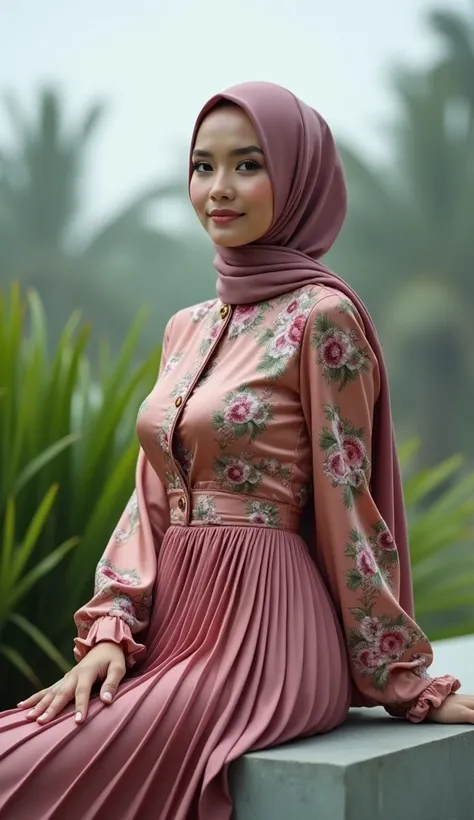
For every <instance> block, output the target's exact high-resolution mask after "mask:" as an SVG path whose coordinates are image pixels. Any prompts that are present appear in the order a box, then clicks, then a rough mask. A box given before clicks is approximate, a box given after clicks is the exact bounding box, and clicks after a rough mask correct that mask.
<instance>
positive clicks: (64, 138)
mask: <svg viewBox="0 0 474 820" xmlns="http://www.w3.org/2000/svg"><path fill="white" fill-rule="evenodd" d="M5 106H6V111H7V114H8V118H9V122H10V126H11V130H12V133H13V140H12V147H8V148H6V147H5V148H3V149H0V287H1V286H2V285H4V284H5V283H6V282H8V281H10V280H12V279H19V280H20V281H21V282H22V283H23V284H24V285H26V286H34V287H35V288H36V289H37V290H38V291H39V293H40V295H41V298H42V300H43V303H44V304H45V307H46V310H47V314H48V318H49V323H50V331H51V335H52V339H53V340H54V339H55V338H57V335H58V333H59V331H60V329H61V328H62V327H63V326H64V322H65V320H66V318H67V317H68V316H69V315H70V313H71V310H72V309H74V308H77V307H80V308H81V309H82V311H83V314H84V315H85V318H87V319H89V320H91V321H92V322H93V324H94V325H95V326H96V327H97V329H98V330H99V332H100V333H101V334H102V333H105V334H106V335H107V336H108V337H109V339H111V340H112V342H113V343H114V344H116V345H118V344H119V342H120V340H121V338H122V337H123V335H124V331H125V328H126V326H127V325H128V324H129V322H130V321H131V318H132V315H133V313H134V312H135V311H136V309H138V308H139V307H140V306H141V305H143V303H145V302H149V303H150V304H151V305H152V308H153V309H152V315H153V319H154V323H153V335H152V336H150V342H151V343H156V342H157V341H158V340H159V337H160V334H161V331H162V328H163V324H164V322H165V320H166V318H167V316H168V315H169V313H170V312H172V311H173V310H174V309H176V308H177V307H180V306H181V304H180V299H182V298H183V287H182V283H181V285H177V284H176V273H177V271H178V270H179V269H180V268H181V267H182V266H183V264H185V265H187V266H189V267H191V269H192V268H193V267H194V268H195V267H196V265H197V266H198V268H199V265H200V270H201V271H202V270H205V269H206V268H208V270H209V274H208V279H209V281H208V286H209V287H212V282H213V274H212V268H211V266H210V264H209V253H207V254H206V252H205V251H204V252H202V251H201V244H200V243H199V242H197V243H195V244H194V246H193V247H190V246H188V245H187V243H186V242H178V241H177V240H175V239H173V238H172V237H171V236H168V235H167V234H166V233H165V232H163V231H159V230H157V229H156V228H154V227H150V225H149V224H148V222H149V220H148V219H147V217H148V212H149V210H150V207H151V206H154V205H156V203H159V202H162V201H163V200H164V199H166V198H184V197H185V196H186V186H185V184H184V182H185V181H184V179H183V181H182V182H181V181H178V182H176V181H171V182H169V183H164V184H155V183H152V184H150V185H149V187H148V188H147V189H146V190H145V191H141V192H140V193H139V194H138V195H137V196H136V197H135V198H134V199H132V200H131V201H130V202H129V203H128V204H127V205H126V206H124V207H123V208H122V209H121V210H119V211H118V212H117V213H114V214H113V215H112V216H111V217H110V218H109V219H108V220H107V221H106V222H105V224H103V225H102V226H101V227H100V229H99V230H97V231H95V232H94V233H93V234H92V235H89V236H85V237H83V238H82V239H81V240H80V241H78V240H77V227H78V223H79V220H80V217H81V205H82V202H81V191H80V183H81V179H82V175H83V170H84V166H85V163H86V157H87V152H88V150H89V146H90V143H91V140H92V138H93V137H94V136H95V135H96V133H97V130H98V128H99V126H100V125H101V123H102V122H103V118H104V113H105V109H104V106H103V105H102V104H94V105H91V106H90V107H89V109H88V110H87V111H86V112H85V114H84V115H83V117H82V118H81V120H80V122H79V123H77V124H76V125H75V127H74V128H67V127H66V123H65V115H64V111H63V106H62V101H61V98H60V96H59V95H58V94H57V92H56V91H54V90H52V89H45V90H43V91H42V92H41V94H40V97H39V100H38V107H37V111H36V114H35V116H34V117H28V116H26V115H25V113H24V112H23V110H22V109H21V107H20V106H19V105H18V103H17V102H16V101H15V99H14V98H12V97H11V96H9V97H6V98H5ZM195 278H196V277H193V280H194V279H195ZM191 285H192V282H191ZM192 290H193V288H192V287H191V291H192ZM195 290H196V293H202V290H203V283H202V276H201V279H200V278H199V276H198V277H197V285H196V287H195ZM186 296H188V297H189V292H188V293H187V294H186V295H185V296H184V300H186ZM202 298H204V297H202ZM157 319H158V325H159V327H158V330H157V328H156V320H157Z"/></svg>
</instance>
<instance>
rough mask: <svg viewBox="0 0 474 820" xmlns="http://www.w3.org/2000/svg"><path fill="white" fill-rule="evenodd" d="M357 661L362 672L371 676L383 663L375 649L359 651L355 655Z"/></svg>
mask: <svg viewBox="0 0 474 820" xmlns="http://www.w3.org/2000/svg"><path fill="white" fill-rule="evenodd" d="M357 660H358V663H359V665H360V666H361V667H362V669H363V670H364V671H366V672H369V673H372V674H373V673H374V672H375V670H376V669H378V668H379V666H382V663H383V659H382V657H381V655H380V652H377V650H376V649H361V650H360V652H359V653H358V654H357Z"/></svg>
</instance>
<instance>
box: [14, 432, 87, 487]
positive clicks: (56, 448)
mask: <svg viewBox="0 0 474 820" xmlns="http://www.w3.org/2000/svg"><path fill="white" fill-rule="evenodd" d="M79 438H80V435H79V433H69V435H67V436H64V438H62V439H60V441H55V442H54V444H51V446H50V447H47V448H46V450H43V452H42V453H40V454H39V455H38V456H36V458H34V459H33V460H32V461H30V463H29V464H27V465H26V467H25V468H24V470H22V472H21V473H20V475H19V476H18V477H17V480H16V482H15V486H14V493H15V494H16V493H19V492H20V490H21V489H22V488H23V487H24V486H25V484H27V483H28V481H30V480H31V479H32V478H33V477H34V476H35V475H36V474H37V473H39V472H40V470H42V469H43V467H45V466H46V464H49V463H50V462H51V461H53V460H54V459H55V458H56V457H57V456H59V455H60V454H61V453H62V452H64V450H66V449H67V448H68V447H70V446H71V444H75V442H76V441H78V440H79Z"/></svg>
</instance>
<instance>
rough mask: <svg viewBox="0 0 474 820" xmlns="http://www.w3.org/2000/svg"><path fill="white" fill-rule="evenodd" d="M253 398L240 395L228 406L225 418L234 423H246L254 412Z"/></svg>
mask: <svg viewBox="0 0 474 820" xmlns="http://www.w3.org/2000/svg"><path fill="white" fill-rule="evenodd" d="M252 404H253V403H252V400H251V399H250V398H249V397H248V396H239V397H238V398H237V399H236V400H235V401H234V402H232V404H231V405H230V406H229V407H228V408H227V410H226V413H225V418H226V420H227V421H230V422H231V423H232V424H245V423H246V422H248V421H250V420H251V418H252V416H253V413H252V409H253V408H252Z"/></svg>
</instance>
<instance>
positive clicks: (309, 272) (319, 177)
mask: <svg viewBox="0 0 474 820" xmlns="http://www.w3.org/2000/svg"><path fill="white" fill-rule="evenodd" d="M224 100H227V101H229V102H231V103H234V104H235V105H238V106H239V107H240V108H241V109H242V110H243V111H244V112H245V113H246V114H247V116H248V117H249V119H250V120H251V122H252V124H253V126H254V128H255V130H256V132H257V134H258V137H259V139H260V144H261V147H262V150H263V151H264V154H265V160H266V165H267V168H268V171H269V175H270V179H271V182H272V188H273V199H274V216H273V223H272V225H271V227H270V229H269V231H268V233H267V234H266V235H265V236H264V237H262V238H261V239H260V240H258V241H257V242H253V243H252V244H250V245H244V246H240V247H234V248H224V247H222V246H219V245H215V250H216V254H217V255H216V257H215V259H214V267H215V269H216V271H217V294H218V296H219V298H220V299H221V300H222V301H223V302H225V303H228V304H231V305H242V304H251V303H255V302H260V301H263V300H268V299H271V298H273V297H275V296H279V295H282V294H284V293H288V292H289V291H292V290H297V289H298V288H300V287H303V286H304V285H319V286H326V287H330V288H333V289H335V290H336V291H339V292H340V293H341V294H343V295H344V296H346V297H347V298H349V299H350V300H351V301H352V303H353V304H354V305H355V307H356V309H357V311H358V312H359V314H360V316H361V318H362V321H363V323H364V326H365V333H366V337H367V340H368V342H369V344H370V346H371V348H372V350H373V351H374V353H375V355H376V357H377V360H378V365H379V370H380V391H379V395H378V398H377V401H376V404H375V407H374V422H373V438H372V474H371V492H372V496H373V499H374V502H375V504H376V505H377V508H378V510H379V512H380V515H381V516H382V518H383V519H384V521H385V523H386V524H387V526H388V528H389V529H390V531H391V533H392V536H393V538H394V540H395V543H396V544H397V548H398V553H399V560H400V597H399V601H400V605H401V607H402V608H403V609H404V611H405V612H406V613H407V614H408V615H410V616H411V617H413V609H414V607H413V590H412V580H411V569H410V557H409V548H408V539H407V527H406V518H405V508H404V502H403V488H402V480H401V475H400V467H399V463H398V457H397V452H396V444H395V435H394V430H393V423H392V414H391V407H390V392H389V384H388V376H387V369H386V365H385V361H384V357H383V353H382V349H381V346H380V342H379V339H378V335H377V331H376V329H375V326H374V324H373V321H372V318H371V316H370V314H369V312H368V310H367V308H366V307H365V305H364V304H363V302H362V301H361V299H360V298H359V297H358V295H357V294H356V293H355V292H354V291H353V290H352V288H351V287H350V286H349V285H348V284H347V283H346V282H345V281H344V280H343V279H342V278H341V277H339V276H337V275H336V274H335V273H333V272H332V271H331V270H330V269H329V268H328V267H327V266H326V265H324V264H323V262H322V261H321V258H322V257H323V256H324V255H325V254H326V253H327V252H328V250H329V249H330V248H331V246H332V245H333V243H334V242H335V240H336V238H337V236H338V234H339V231H340V230H341V228H342V225H343V222H344V219H345V216H346V211H347V190H346V184H345V179H344V172H343V169H342V164H341V160H340V157H339V154H338V152H337V148H336V145H335V142H334V138H333V136H332V134H331V131H330V129H329V126H328V125H327V123H326V121H325V120H324V119H323V117H322V116H321V115H320V114H319V113H318V112H317V111H315V110H314V109H312V108H310V106H308V105H306V104H305V103H304V102H302V101H301V100H299V99H298V98H297V97H295V95H294V94H292V93H291V92H290V91H287V90H286V89H285V88H282V87H280V86H278V85H274V84H272V83H265V82H252V83H243V84H241V85H236V86H233V87H232V88H230V89H228V90H227V91H225V92H223V93H221V94H217V95H216V96H214V97H212V98H211V99H210V100H209V101H208V102H207V103H206V104H205V105H204V107H203V108H202V110H201V112H200V114H199V116H198V118H197V121H196V125H195V128H194V133H193V137H192V142H191V153H192V149H193V147H194V144H195V141H196V136H197V133H198V131H199V128H200V126H201V124H202V122H203V120H204V119H205V117H206V115H207V114H208V113H209V112H210V111H211V110H212V109H213V108H214V107H215V106H216V104H217V103H219V102H221V101H224ZM189 173H190V177H191V173H192V163H191V162H190V172H189Z"/></svg>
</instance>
